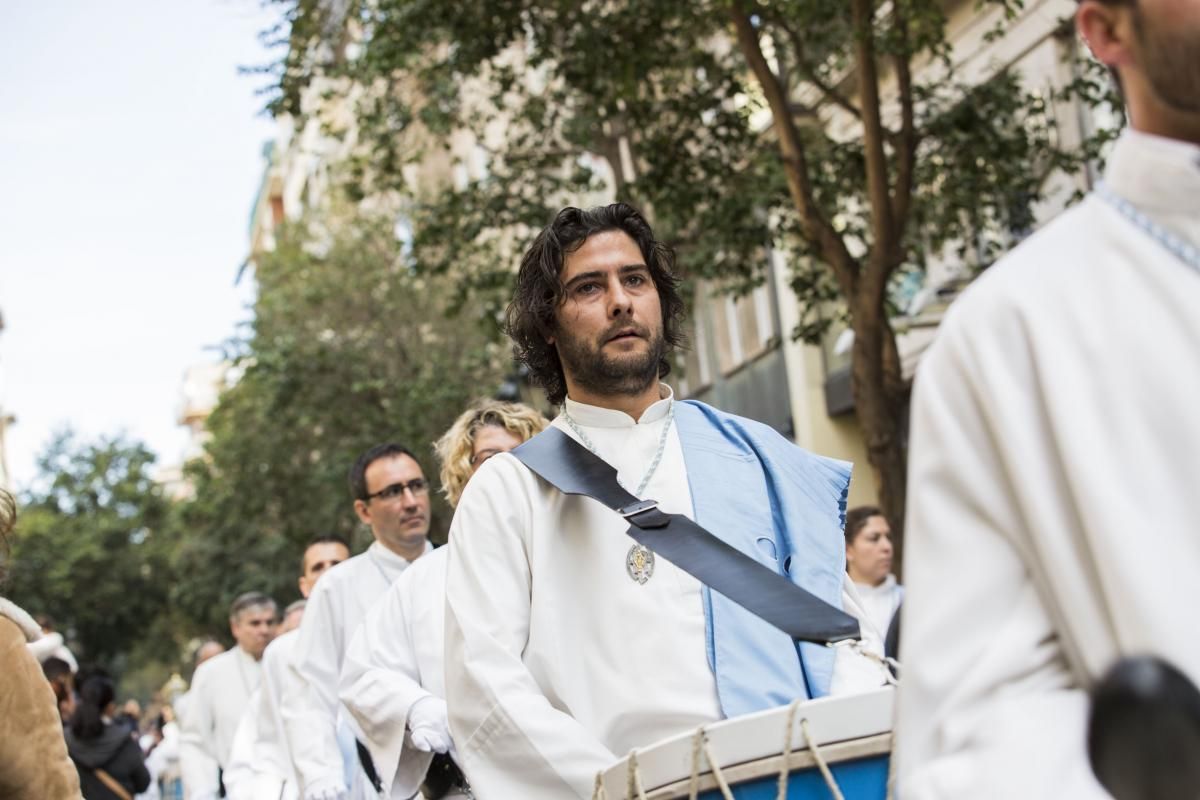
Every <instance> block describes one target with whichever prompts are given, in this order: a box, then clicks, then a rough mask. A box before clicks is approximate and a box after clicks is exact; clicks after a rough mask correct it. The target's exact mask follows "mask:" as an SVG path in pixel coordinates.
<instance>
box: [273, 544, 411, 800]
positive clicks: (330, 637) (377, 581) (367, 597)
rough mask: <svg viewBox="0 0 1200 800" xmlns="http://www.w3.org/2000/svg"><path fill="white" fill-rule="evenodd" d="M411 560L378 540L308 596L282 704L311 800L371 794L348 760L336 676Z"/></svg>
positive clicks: (304, 789)
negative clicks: (353, 643) (349, 779)
mask: <svg viewBox="0 0 1200 800" xmlns="http://www.w3.org/2000/svg"><path fill="white" fill-rule="evenodd" d="M408 565H409V562H408V561H407V560H405V559H403V558H401V557H400V556H398V555H396V554H395V553H393V552H392V551H391V550H389V549H387V548H386V547H384V546H383V545H381V544H379V543H378V542H375V543H374V544H372V545H371V546H370V547H369V548H368V549H367V551H366V552H364V553H362V554H360V555H357V556H355V557H354V558H351V559H348V560H346V561H343V562H342V563H340V564H338V565H337V566H335V567H333V568H332V569H330V570H329V571H328V572H326V573H325V574H324V575H322V576H321V580H319V581H318V582H317V585H316V586H315V587H313V591H312V594H311V595H309V598H308V602H307V603H306V604H305V607H304V619H303V621H302V622H301V623H300V628H299V635H298V636H297V639H296V645H295V649H294V650H293V652H292V658H291V661H290V664H289V668H288V669H287V670H286V671H285V673H284V680H283V693H282V694H283V700H282V710H283V727H284V732H285V735H286V737H287V743H288V748H289V750H290V752H291V754H292V759H293V762H294V764H295V768H296V773H297V776H298V777H299V779H300V785H301V787H302V792H301V796H302V797H304V798H306V800H313V799H314V798H331V799H332V798H340V797H344V796H345V795H346V793H347V792H350V793H352V796H360V793H361V794H362V795H364V796H365V792H366V791H367V790H368V789H369V788H370V787H369V784H366V780H365V776H363V774H362V770H361V769H359V768H358V766H357V765H350V764H346V763H345V761H344V759H343V756H342V749H341V748H340V747H339V745H338V725H339V719H340V718H342V715H341V714H340V712H339V705H338V699H337V690H338V678H339V676H340V675H341V671H342V660H343V658H344V657H345V654H346V649H347V648H348V647H349V646H350V639H351V637H352V636H353V635H354V632H355V630H357V629H358V626H359V624H361V622H362V620H363V618H364V617H365V616H366V613H367V609H368V608H370V607H371V605H372V604H373V603H374V602H375V600H377V599H378V598H379V597H381V596H382V595H383V594H384V593H385V592H386V591H387V590H388V587H390V586H391V585H392V581H394V580H395V579H396V578H398V577H400V573H402V572H403V571H404V570H405V569H406V568H407V567H408ZM347 773H349V774H350V775H353V776H355V777H354V780H353V781H352V783H353V784H354V785H352V786H347V785H346V775H347ZM372 791H373V790H372Z"/></svg>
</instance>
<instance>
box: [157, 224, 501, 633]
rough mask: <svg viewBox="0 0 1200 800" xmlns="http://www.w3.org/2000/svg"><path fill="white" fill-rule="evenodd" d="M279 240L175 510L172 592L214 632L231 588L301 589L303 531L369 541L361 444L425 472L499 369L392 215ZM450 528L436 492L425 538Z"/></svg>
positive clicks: (260, 274) (279, 592) (261, 268)
mask: <svg viewBox="0 0 1200 800" xmlns="http://www.w3.org/2000/svg"><path fill="white" fill-rule="evenodd" d="M277 239H278V242H277V247H276V249H275V250H274V252H270V253H266V254H264V255H263V256H262V257H261V258H259V259H258V261H257V264H256V278H257V281H258V284H259V292H258V300H257V302H256V305H255V317H254V322H253V323H252V326H251V328H250V330H249V333H248V336H247V337H246V338H245V339H244V340H243V341H239V342H234V343H231V345H230V353H229V357H230V359H231V362H232V364H233V374H234V375H235V376H236V383H234V385H233V386H232V387H231V388H229V389H227V390H226V391H225V392H224V393H223V394H222V396H221V400H220V403H219V405H218V406H217V408H216V410H215V411H214V412H213V414H212V416H211V417H210V419H209V423H208V428H209V430H210V431H211V434H212V438H211V440H210V441H209V442H208V444H207V445H206V447H205V456H204V458H203V459H201V460H198V461H196V462H194V463H193V464H192V465H191V466H190V468H189V472H190V476H191V478H192V479H193V481H194V485H195V497H194V499H192V500H191V501H190V502H188V503H186V504H185V505H184V506H183V507H182V509H181V514H180V519H181V529H182V543H181V546H180V549H179V552H178V563H179V566H180V575H179V579H178V581H177V582H176V583H175V585H174V587H173V589H172V593H171V597H172V600H173V602H174V603H175V604H176V605H177V607H178V608H180V609H181V610H182V611H183V612H184V613H185V614H186V615H187V616H188V618H189V619H191V620H193V621H194V622H195V623H196V624H198V625H201V626H207V628H208V629H209V630H211V631H213V632H217V631H222V630H224V629H225V627H226V623H225V620H226V611H227V609H228V607H229V603H230V602H231V601H232V599H233V598H234V597H236V596H237V595H238V594H240V593H241V592H245V591H250V590H258V591H265V592H267V593H269V594H271V595H272V596H274V597H275V598H276V600H277V601H278V602H280V603H281V604H284V603H287V602H289V601H290V600H292V599H295V598H296V597H298V590H297V588H296V577H297V575H298V571H299V559H300V555H301V550H302V548H303V546H304V544H305V543H306V542H307V541H308V540H309V539H311V538H312V537H313V536H315V535H317V534H321V533H339V534H342V535H343V536H345V537H346V538H347V539H348V540H352V542H353V543H355V544H357V545H358V546H359V547H361V546H363V545H365V544H366V543H367V542H369V541H370V534H369V532H367V531H366V530H365V529H360V527H361V526H360V525H359V523H358V521H357V518H356V517H355V516H354V513H353V509H352V505H351V500H350V497H349V493H348V489H347V483H346V473H347V469H348V468H349V466H350V464H351V463H352V462H353V460H354V458H355V457H356V456H357V455H358V454H359V453H361V452H362V451H363V450H366V449H367V448H368V447H370V446H372V445H374V444H378V443H380V442H385V441H395V442H399V443H401V444H404V445H405V446H407V447H408V448H409V449H410V450H412V451H413V452H414V453H416V454H417V456H418V459H419V460H420V461H421V464H422V466H423V468H424V470H425V473H426V475H427V476H428V477H429V478H430V479H431V480H432V481H433V482H434V483H436V479H437V464H436V463H435V461H434V459H433V458H432V455H431V450H430V444H431V443H432V442H433V441H434V440H435V439H436V438H437V437H438V436H439V435H441V434H442V433H443V432H444V431H445V430H446V429H447V428H448V427H449V425H450V423H451V422H452V421H453V419H454V418H455V417H456V416H457V415H458V414H459V413H460V412H461V411H462V410H463V408H464V407H465V406H466V405H467V404H468V403H469V402H470V401H471V400H473V399H474V398H476V397H478V396H485V395H490V394H492V393H494V392H495V390H496V387H497V386H498V385H499V380H500V375H501V372H500V370H499V369H498V368H497V367H496V366H495V365H496V364H497V363H499V364H500V365H503V364H504V358H503V353H502V351H501V350H500V349H499V348H497V347H496V346H494V345H488V344H487V341H486V337H485V336H484V335H483V333H482V332H481V328H480V326H479V325H478V324H476V322H475V321H473V320H470V319H468V318H457V319H451V318H448V317H446V316H445V315H444V314H443V313H442V311H441V309H442V308H444V306H445V305H446V302H447V301H446V297H447V296H448V295H449V294H451V292H452V291H453V287H452V286H451V285H450V284H449V281H448V279H446V278H440V277H437V276H432V277H426V276H417V275H414V274H412V273H411V272H410V270H409V269H408V268H407V266H406V265H405V264H404V263H403V261H402V259H401V258H400V255H399V251H400V246H399V244H398V243H397V240H396V234H395V231H394V229H393V228H392V227H391V225H390V223H388V222H387V221H379V220H371V219H369V218H366V217H362V218H359V219H358V220H356V221H353V222H347V223H346V224H344V225H339V226H338V227H336V228H335V229H332V230H331V229H330V228H329V227H328V226H324V227H322V228H321V229H319V230H318V229H313V228H310V227H309V226H306V225H298V226H294V227H291V228H288V229H285V230H284V231H283V232H282V233H281V234H280V235H279V236H278V237H277ZM448 523H449V513H448V510H447V509H446V507H445V506H444V504H441V503H440V501H437V502H435V506H434V525H435V530H434V536H435V537H439V536H441V535H442V534H443V533H444V531H445V528H446V526H447V525H448Z"/></svg>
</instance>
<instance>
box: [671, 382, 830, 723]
mask: <svg viewBox="0 0 1200 800" xmlns="http://www.w3.org/2000/svg"><path fill="white" fill-rule="evenodd" d="M675 424H676V425H678V426H679V427H678V430H679V440H680V443H681V444H682V446H683V458H684V463H685V464H686V466H687V473H688V483H689V486H690V488H691V492H692V505H693V507H694V508H695V512H696V521H697V522H698V523H700V525H702V526H703V527H704V528H706V529H707V530H708V531H710V532H711V533H712V534H713V535H715V536H718V537H720V538H721V539H723V540H724V541H725V542H727V543H728V544H730V545H733V546H734V547H736V548H738V549H739V550H741V551H742V552H743V553H746V554H747V555H749V556H751V557H753V558H754V559H755V560H757V561H758V562H759V563H761V564H763V565H764V566H767V567H770V568H771V569H774V570H776V571H777V572H779V573H781V574H783V575H786V576H788V577H789V578H791V580H792V581H793V582H795V583H796V584H798V585H799V586H801V587H803V588H805V589H807V590H808V591H810V592H812V593H813V594H815V595H816V596H817V597H820V598H821V599H822V600H824V601H826V602H827V603H830V604H831V605H833V606H835V607H837V608H841V607H842V582H843V580H844V579H845V557H846V556H845V553H846V551H845V538H844V536H843V533H842V531H843V530H844V528H845V516H846V497H847V494H848V492H849V490H850V470H851V465H850V464H849V463H848V462H845V461H836V460H834V459H830V458H824V457H822V456H817V455H813V454H812V453H809V452H808V451H806V450H802V449H800V448H799V447H796V446H795V445H794V444H792V443H791V442H789V441H787V440H786V439H784V438H783V437H782V436H780V435H779V434H778V433H777V432H776V431H774V430H773V429H771V428H769V427H767V426H766V425H763V424H761V423H758V422H754V421H753V420H748V419H745V418H743V417H737V416H734V415H732V414H726V413H724V412H721V411H718V410H717V409H715V408H713V407H711V406H708V405H705V404H704V403H700V402H697V401H694V400H685V401H682V402H679V403H677V404H676V406H675ZM703 597H704V604H705V609H704V610H705V621H706V626H707V632H708V660H709V666H710V667H711V668H712V670H713V673H714V675H715V676H716V680H717V695H718V697H719V699H720V702H721V710H722V711H723V712H724V714H725V716H726V717H736V716H740V715H742V714H748V713H750V712H753V711H761V710H762V709H766V708H774V707H776V706H780V705H785V704H787V703H790V702H792V701H793V700H795V699H796V698H799V697H805V698H808V697H821V696H824V695H826V694H828V693H829V685H830V682H831V679H832V677H833V662H834V652H833V651H832V650H831V649H829V648H827V647H822V646H821V645H814V644H808V643H801V644H800V645H799V646H798V647H797V645H796V643H795V642H793V641H792V639H791V637H789V636H788V635H787V634H785V633H783V632H782V631H780V630H779V629H777V628H775V627H774V626H772V625H770V624H769V623H767V622H764V621H763V620H762V619H760V618H758V617H757V616H755V615H754V614H752V613H751V612H749V611H747V610H746V609H744V608H742V607H741V606H739V605H737V604H736V603H734V602H732V601H731V600H728V599H727V598H725V597H724V596H723V595H721V594H719V593H715V592H711V591H710V590H709V589H708V587H705V588H704V593H703Z"/></svg>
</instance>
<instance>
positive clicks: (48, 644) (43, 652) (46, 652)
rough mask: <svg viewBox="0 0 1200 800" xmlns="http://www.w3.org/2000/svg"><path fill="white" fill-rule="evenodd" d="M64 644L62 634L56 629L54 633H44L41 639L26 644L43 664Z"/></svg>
mask: <svg viewBox="0 0 1200 800" xmlns="http://www.w3.org/2000/svg"><path fill="white" fill-rule="evenodd" d="M62 644H63V637H62V634H61V633H58V632H57V631H56V632H54V633H44V634H42V637H41V638H40V639H34V640H33V641H32V642H28V643H27V644H26V645H25V646H26V647H28V648H29V652H30V653H32V654H33V657H34V658H36V659H37V660H38V663H39V664H41V663H43V662H45V661H46V659H48V658H50V656H52V655H54V651H55V650H57V649H58V648H60V647H62Z"/></svg>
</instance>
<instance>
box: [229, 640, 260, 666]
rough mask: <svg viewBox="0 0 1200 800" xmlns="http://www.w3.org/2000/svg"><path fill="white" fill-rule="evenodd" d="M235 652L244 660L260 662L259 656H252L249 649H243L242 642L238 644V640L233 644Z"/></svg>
mask: <svg viewBox="0 0 1200 800" xmlns="http://www.w3.org/2000/svg"><path fill="white" fill-rule="evenodd" d="M233 652H234V653H236V654H237V657H238V658H240V659H242V660H243V661H249V662H251V663H254V664H257V663H258V659H257V658H255V657H254V656H252V655H251V654H250V652H249V651H247V650H245V649H243V648H242V646H241V645H240V644H237V643H236V642H235V643H234V645H233Z"/></svg>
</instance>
